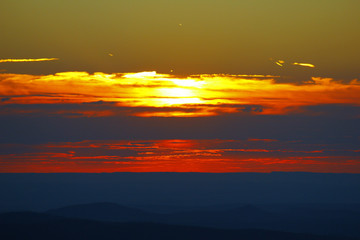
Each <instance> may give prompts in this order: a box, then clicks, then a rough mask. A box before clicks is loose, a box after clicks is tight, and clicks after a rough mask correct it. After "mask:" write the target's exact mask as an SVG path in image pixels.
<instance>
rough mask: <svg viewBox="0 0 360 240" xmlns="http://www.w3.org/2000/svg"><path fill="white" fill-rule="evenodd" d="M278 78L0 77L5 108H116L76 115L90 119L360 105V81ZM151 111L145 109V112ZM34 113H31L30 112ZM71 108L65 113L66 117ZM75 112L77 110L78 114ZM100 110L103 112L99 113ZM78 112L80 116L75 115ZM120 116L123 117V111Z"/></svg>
mask: <svg viewBox="0 0 360 240" xmlns="http://www.w3.org/2000/svg"><path fill="white" fill-rule="evenodd" d="M275 79H276V77H275V76H260V75H250V76H246V75H226V74H203V75H192V76H187V77H181V78H180V77H177V76H175V75H169V74H158V73H156V72H155V71H153V72H138V73H113V74H106V73H101V72H97V73H94V74H89V73H87V72H63V73H56V74H54V75H41V76H37V75H25V74H5V73H2V74H0V95H1V96H2V97H3V99H6V100H4V101H1V102H0V104H1V105H11V104H80V103H96V102H98V105H99V104H100V103H101V104H106V103H109V104H110V103H111V104H112V105H111V106H113V107H114V109H105V110H104V109H98V110H93V109H90V108H91V106H93V105H90V104H88V105H86V106H88V107H89V109H86V110H82V112H80V111H79V112H77V113H78V114H80V115H81V114H83V115H86V116H105V115H106V116H109V115H113V114H118V113H119V111H120V110H118V109H121V108H127V109H129V108H132V109H134V110H131V111H130V110H127V112H126V114H128V115H134V116H141V117H151V116H158V117H159V116H161V117H174V116H176V117H200V116H211V115H219V114H233V113H251V114H287V113H289V112H294V111H295V112H296V111H301V108H302V107H305V106H311V105H319V104H350V105H356V106H359V105H360V98H359V96H360V82H359V81H358V80H353V81H352V82H350V83H343V82H341V81H335V80H334V79H330V78H313V80H312V81H311V82H307V83H303V84H293V83H278V82H276V81H275ZM145 108H146V109H145ZM26 111H29V110H26ZM66 111H69V110H64V111H63V112H61V113H65V112H66ZM73 111H75V110H73ZM94 111H98V113H94ZM74 113H75V112H74ZM121 114H124V113H123V112H122V113H121Z"/></svg>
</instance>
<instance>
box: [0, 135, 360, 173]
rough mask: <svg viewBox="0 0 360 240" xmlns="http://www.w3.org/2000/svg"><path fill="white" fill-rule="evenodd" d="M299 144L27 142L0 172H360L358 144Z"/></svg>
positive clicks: (1, 160)
mask: <svg viewBox="0 0 360 240" xmlns="http://www.w3.org/2000/svg"><path fill="white" fill-rule="evenodd" d="M259 144H260V145H259ZM14 146H15V147H16V145H14V144H12V145H6V146H2V147H10V148H11V147H14ZM23 146H24V145H18V147H23ZM296 146H297V147H299V145H298V144H297V145H296ZM27 147H30V145H27ZM302 147H304V148H307V150H305V149H304V150H299V149H298V150H294V149H292V145H291V143H289V142H278V141H275V140H273V141H271V140H269V139H262V140H259V139H256V140H254V139H249V140H247V141H246V140H245V141H244V140H219V139H209V140H186V139H167V140H141V141H140V140H138V141H130V140H121V141H90V140H88V141H81V142H64V143H49V144H38V145H31V149H32V150H31V151H30V152H24V153H16V154H15V153H13V154H12V153H8V154H2V155H0V165H1V169H0V172H213V173H220V172H272V171H307V172H334V173H340V172H346V173H360V158H359V156H357V157H354V156H351V153H354V152H356V151H358V149H353V150H349V149H347V150H337V151H338V152H339V153H340V152H342V154H340V155H339V154H335V155H337V156H334V150H332V149H331V146H329V147H328V148H326V147H325V148H324V146H322V147H321V148H317V147H314V146H311V149H309V146H308V145H306V144H303V146H302ZM349 154H350V155H349Z"/></svg>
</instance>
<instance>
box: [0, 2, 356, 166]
mask: <svg viewBox="0 0 360 240" xmlns="http://www.w3.org/2000/svg"><path fill="white" fill-rule="evenodd" d="M359 10H360V2H359V1H357V0H341V1H340V0H327V1H325V0H316V1H309V0H304V1H285V0H275V1H266V0H259V1H250V0H244V1H234V0H223V1H220V0H207V1H204V0H198V1H188V0H182V1H179V0H174V1H160V0H154V1H145V0H134V1H115V0H104V1H93V0H87V1H83V0H72V1H69V0H62V1H58V0H54V1H45V0H34V1H27V0H3V1H1V3H0V29H2V30H1V33H0V34H1V38H0V43H1V44H0V133H1V134H0V172H273V171H290V172H293V171H304V172H334V173H335V172H336V173H340V172H341V173H360V128H359V124H360V111H359V110H360V78H359V67H358V63H359V60H360V59H359V53H360V44H359V42H360V32H359V31H358V29H359V23H360V16H359V14H358V12H359Z"/></svg>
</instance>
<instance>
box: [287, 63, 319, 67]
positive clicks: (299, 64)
mask: <svg viewBox="0 0 360 240" xmlns="http://www.w3.org/2000/svg"><path fill="white" fill-rule="evenodd" d="M292 65H297V66H302V67H310V68H314V67H315V65H314V64H311V63H298V62H294V63H292Z"/></svg>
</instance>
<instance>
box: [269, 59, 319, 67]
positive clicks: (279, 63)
mask: <svg viewBox="0 0 360 240" xmlns="http://www.w3.org/2000/svg"><path fill="white" fill-rule="evenodd" d="M270 60H271V61H273V62H274V63H275V64H276V65H278V66H280V67H284V66H285V64H286V63H285V61H284V60H273V59H272V58H270ZM290 64H291V65H295V66H301V67H310V68H314V67H315V65H314V64H311V63H301V62H293V63H290Z"/></svg>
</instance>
